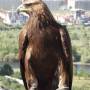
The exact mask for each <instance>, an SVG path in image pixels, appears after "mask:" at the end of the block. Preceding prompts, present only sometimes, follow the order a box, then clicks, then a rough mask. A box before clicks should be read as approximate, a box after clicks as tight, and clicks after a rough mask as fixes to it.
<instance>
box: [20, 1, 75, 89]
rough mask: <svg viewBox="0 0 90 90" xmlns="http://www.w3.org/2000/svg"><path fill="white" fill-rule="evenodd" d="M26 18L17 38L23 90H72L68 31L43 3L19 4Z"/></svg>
mask: <svg viewBox="0 0 90 90" xmlns="http://www.w3.org/2000/svg"><path fill="white" fill-rule="evenodd" d="M18 12H24V13H27V14H28V15H29V20H28V21H27V23H26V24H25V26H24V27H23V29H22V30H21V32H20V34H19V60H20V70H21V75H22V79H23V82H24V86H25V88H26V90H56V89H57V90H71V88H72V76H73V74H72V73H73V64H72V49H71V41H70V37H69V34H68V31H67V29H66V27H65V26H63V25H61V24H59V23H57V22H56V21H55V19H54V17H53V15H52V14H51V12H50V10H49V9H48V7H47V5H46V4H45V3H44V2H43V1H42V0H22V4H21V5H20V6H19V8H18Z"/></svg>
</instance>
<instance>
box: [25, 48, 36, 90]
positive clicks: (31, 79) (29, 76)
mask: <svg viewBox="0 0 90 90" xmlns="http://www.w3.org/2000/svg"><path fill="white" fill-rule="evenodd" d="M30 59H31V48H29V47H28V48H27V50H26V55H25V78H26V82H27V87H28V90H37V85H38V82H37V79H36V77H35V74H34V72H33V70H32V67H31V65H30V63H29V62H30V61H29V60H30Z"/></svg>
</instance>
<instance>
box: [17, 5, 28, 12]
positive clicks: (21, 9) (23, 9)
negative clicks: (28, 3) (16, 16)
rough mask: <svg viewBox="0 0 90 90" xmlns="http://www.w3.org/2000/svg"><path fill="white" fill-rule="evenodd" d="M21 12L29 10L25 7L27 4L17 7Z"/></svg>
mask: <svg viewBox="0 0 90 90" xmlns="http://www.w3.org/2000/svg"><path fill="white" fill-rule="evenodd" d="M20 12H27V9H26V8H25V6H24V5H23V4H21V5H20V6H19V7H18V8H17V13H20Z"/></svg>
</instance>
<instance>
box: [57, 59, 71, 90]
mask: <svg viewBox="0 0 90 90" xmlns="http://www.w3.org/2000/svg"><path fill="white" fill-rule="evenodd" d="M57 75H58V80H59V83H58V89H57V90H72V62H71V61H70V62H69V61H65V60H64V61H61V62H60V63H59V65H58V74H57Z"/></svg>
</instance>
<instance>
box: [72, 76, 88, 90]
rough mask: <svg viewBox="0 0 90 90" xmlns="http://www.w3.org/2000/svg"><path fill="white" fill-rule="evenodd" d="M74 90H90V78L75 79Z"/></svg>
mask: <svg viewBox="0 0 90 90" xmlns="http://www.w3.org/2000/svg"><path fill="white" fill-rule="evenodd" d="M73 90H90V78H88V79H84V78H82V79H80V78H74V80H73Z"/></svg>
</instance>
